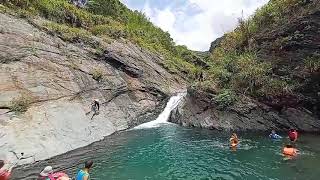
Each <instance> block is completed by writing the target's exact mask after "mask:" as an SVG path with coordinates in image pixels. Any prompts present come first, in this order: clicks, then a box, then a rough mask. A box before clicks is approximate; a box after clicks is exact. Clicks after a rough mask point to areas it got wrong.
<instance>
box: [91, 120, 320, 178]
mask: <svg viewBox="0 0 320 180" xmlns="http://www.w3.org/2000/svg"><path fill="white" fill-rule="evenodd" d="M228 139H229V134H227V133H218V132H215V131H207V130H197V129H186V128H182V127H179V126H175V125H164V126H161V127H158V128H152V129H141V130H131V131H128V132H123V133H121V134H120V135H117V136H116V137H115V139H114V142H113V143H111V144H112V145H110V146H108V145H107V147H106V149H103V150H99V153H98V154H99V155H97V156H96V157H95V165H94V168H93V171H92V178H94V179H101V180H107V179H119V180H120V179H121V180H122V179H123V180H125V179H131V180H143V179H156V180H157V179H159V180H161V179H226V180H232V179H249V180H250V179H279V180H283V179H288V180H289V179H290V180H292V179H297V180H313V179H314V180H318V179H320V168H319V165H320V143H319V140H320V138H319V136H312V135H301V138H300V139H299V142H297V147H298V149H299V150H300V151H301V154H300V155H299V156H298V157H297V158H296V159H293V160H284V157H283V156H282V154H281V149H282V146H283V145H284V144H285V143H286V142H288V141H287V140H286V139H284V140H281V141H272V140H270V139H269V138H267V134H260V135H257V134H240V140H241V143H240V146H239V148H238V150H237V151H235V152H233V151H231V150H230V149H229V147H228Z"/></svg>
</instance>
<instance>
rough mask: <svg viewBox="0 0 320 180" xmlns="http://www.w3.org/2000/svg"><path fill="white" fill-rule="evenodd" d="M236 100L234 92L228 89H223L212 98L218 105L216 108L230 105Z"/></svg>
mask: <svg viewBox="0 0 320 180" xmlns="http://www.w3.org/2000/svg"><path fill="white" fill-rule="evenodd" d="M236 100H237V96H236V94H235V93H234V92H233V91H232V90H230V89H223V90H221V91H220V93H219V94H218V95H216V96H215V97H214V98H213V101H214V102H215V103H216V104H217V105H218V108H220V109H224V108H226V107H228V106H231V105H232V104H233V103H235V102H236Z"/></svg>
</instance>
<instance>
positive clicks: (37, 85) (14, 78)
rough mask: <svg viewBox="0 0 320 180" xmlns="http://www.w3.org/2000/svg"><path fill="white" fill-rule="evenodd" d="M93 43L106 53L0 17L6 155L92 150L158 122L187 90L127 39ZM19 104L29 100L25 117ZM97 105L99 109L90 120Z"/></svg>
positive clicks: (0, 122)
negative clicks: (104, 141) (110, 137)
mask: <svg viewBox="0 0 320 180" xmlns="http://www.w3.org/2000/svg"><path fill="white" fill-rule="evenodd" d="M35 22H36V23H42V22H41V20H37V21H35ZM94 38H95V39H96V43H97V45H99V47H102V48H103V53H102V52H100V51H99V50H98V49H94V48H92V47H93V46H87V45H86V44H84V43H80V42H79V43H77V44H71V43H66V42H64V41H62V40H61V39H60V38H58V37H56V36H54V35H48V34H47V33H45V32H44V31H41V30H39V29H38V28H36V27H35V26H33V25H31V24H29V23H28V22H27V21H26V20H23V19H19V18H16V17H13V16H10V15H6V14H0V150H1V151H0V152H1V156H6V157H7V158H8V159H9V160H15V159H16V157H15V154H19V153H21V152H24V153H25V155H26V156H32V158H28V159H26V160H24V161H23V163H28V162H32V161H34V160H42V159H46V158H49V157H51V156H55V155H58V154H61V153H65V152H67V151H70V150H73V149H75V148H78V147H82V146H86V145H88V144H90V143H92V142H94V141H98V140H100V139H102V138H104V137H105V136H107V135H110V134H112V133H114V132H116V131H120V130H124V129H127V128H130V127H133V126H135V125H137V124H141V123H143V122H145V121H149V120H152V119H153V118H155V117H156V116H157V114H158V113H159V112H160V111H161V109H162V107H163V106H164V105H165V102H166V101H167V99H168V97H169V96H170V95H171V94H172V93H175V92H177V91H178V90H179V89H181V88H183V87H184V82H183V81H182V80H181V79H179V78H178V77H176V76H173V75H171V74H169V73H168V72H167V71H166V70H165V69H163V68H162V67H161V66H159V65H158V63H159V62H161V61H162V59H161V58H160V57H158V56H156V55H154V54H152V53H149V52H147V51H145V50H143V49H141V48H140V47H138V46H136V45H134V44H132V43H130V42H127V41H126V40H118V41H113V42H111V43H109V44H108V43H105V42H104V41H102V40H101V39H99V38H97V37H94ZM97 76H98V77H99V78H96V77H97ZM19 97H20V99H21V98H24V99H28V100H29V101H31V104H30V106H29V107H28V109H27V111H26V112H25V113H16V112H12V111H11V110H10V107H11V106H12V104H13V102H15V101H17V100H18V99H19ZM95 98H98V99H100V101H101V109H100V114H99V115H96V116H93V117H92V115H93V113H92V112H91V113H90V104H91V102H92V100H93V99H95Z"/></svg>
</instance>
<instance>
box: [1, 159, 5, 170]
mask: <svg viewBox="0 0 320 180" xmlns="http://www.w3.org/2000/svg"><path fill="white" fill-rule="evenodd" d="M3 166H4V160H0V169H1V168H2V167H3Z"/></svg>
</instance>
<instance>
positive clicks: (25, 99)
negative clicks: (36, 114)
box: [10, 93, 32, 113]
mask: <svg viewBox="0 0 320 180" xmlns="http://www.w3.org/2000/svg"><path fill="white" fill-rule="evenodd" d="M31 103H32V97H31V96H30V95H28V94H26V93H23V94H21V95H20V96H19V97H17V98H14V99H13V100H12V101H11V105H10V110H11V111H13V112H16V113H23V112H26V111H27V110H28V108H29V106H30V104H31Z"/></svg>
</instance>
